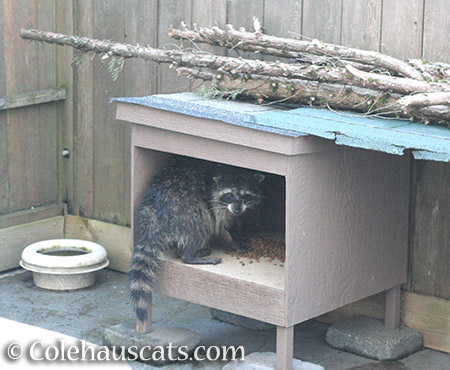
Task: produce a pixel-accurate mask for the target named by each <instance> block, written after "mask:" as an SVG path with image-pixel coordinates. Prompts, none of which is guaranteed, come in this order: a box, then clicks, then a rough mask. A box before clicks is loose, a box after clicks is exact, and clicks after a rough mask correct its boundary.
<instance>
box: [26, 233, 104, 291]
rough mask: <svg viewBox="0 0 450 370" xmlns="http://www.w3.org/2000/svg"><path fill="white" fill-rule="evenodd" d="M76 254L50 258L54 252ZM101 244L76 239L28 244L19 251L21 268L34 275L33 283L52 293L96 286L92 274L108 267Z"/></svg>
mask: <svg viewBox="0 0 450 370" xmlns="http://www.w3.org/2000/svg"><path fill="white" fill-rule="evenodd" d="M67 251H69V252H80V254H78V255H69V256H62V255H59V256H58V255H51V254H46V253H52V252H53V253H54V252H67ZM106 257H107V255H106V250H105V248H103V247H102V246H101V245H100V244H97V243H94V242H90V241H86V240H78V239H52V240H43V241H40V242H37V243H33V244H30V245H29V246H28V247H26V248H25V249H24V250H23V252H22V259H21V261H20V265H21V266H22V267H23V268H24V269H26V270H29V271H32V272H33V280H34V283H35V284H36V285H37V286H38V287H41V288H45V289H51V290H74V289H81V288H86V287H88V286H91V285H92V284H94V283H95V271H97V270H100V269H102V268H105V267H106V266H108V264H109V261H108V259H107V258H106Z"/></svg>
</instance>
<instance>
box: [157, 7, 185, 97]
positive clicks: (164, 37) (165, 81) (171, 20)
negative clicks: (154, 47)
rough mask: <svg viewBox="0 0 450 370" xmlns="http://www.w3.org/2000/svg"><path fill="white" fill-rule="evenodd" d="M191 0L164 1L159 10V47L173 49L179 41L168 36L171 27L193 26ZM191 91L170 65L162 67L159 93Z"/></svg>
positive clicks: (159, 78)
mask: <svg viewBox="0 0 450 370" xmlns="http://www.w3.org/2000/svg"><path fill="white" fill-rule="evenodd" d="M191 12H192V8H191V0H164V1H160V2H159V9H158V46H159V47H163V48H167V49H173V48H176V47H177V45H178V43H179V42H178V41H175V40H173V39H171V38H170V37H169V35H168V33H169V28H170V26H175V27H179V26H180V24H181V22H185V23H186V24H187V25H188V26H190V25H191ZM189 90H190V82H189V80H188V79H187V78H185V77H179V76H177V74H176V72H175V71H174V70H173V69H170V68H169V66H168V65H160V66H159V73H158V92H159V93H169V92H173V93H175V92H183V91H189Z"/></svg>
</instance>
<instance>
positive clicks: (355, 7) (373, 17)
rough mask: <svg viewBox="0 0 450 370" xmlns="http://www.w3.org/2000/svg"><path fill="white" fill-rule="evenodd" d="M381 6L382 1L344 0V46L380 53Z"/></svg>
mask: <svg viewBox="0 0 450 370" xmlns="http://www.w3.org/2000/svg"><path fill="white" fill-rule="evenodd" d="M381 5H382V0H368V1H359V0H343V3H342V33H341V43H342V45H346V46H353V47H357V48H361V49H364V50H375V51H379V49H380V34H381Z"/></svg>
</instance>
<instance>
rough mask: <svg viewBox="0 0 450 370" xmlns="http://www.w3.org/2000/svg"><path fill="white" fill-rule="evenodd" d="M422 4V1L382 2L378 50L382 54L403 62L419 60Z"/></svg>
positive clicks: (394, 0)
mask: <svg viewBox="0 0 450 370" xmlns="http://www.w3.org/2000/svg"><path fill="white" fill-rule="evenodd" d="M423 3H424V1H423V0H384V1H383V17H382V24H383V27H382V34H381V50H380V51H381V52H382V53H386V54H388V55H392V56H394V57H397V58H400V59H403V60H406V59H408V58H419V59H420V57H421V55H422V31H423ZM406 9H407V11H406ZM395 30H397V32H395Z"/></svg>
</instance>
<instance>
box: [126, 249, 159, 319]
mask: <svg viewBox="0 0 450 370" xmlns="http://www.w3.org/2000/svg"><path fill="white" fill-rule="evenodd" d="M161 255H162V253H161V251H160V250H159V249H158V248H155V246H153V247H152V246H151V245H150V243H148V242H141V241H139V242H138V244H137V245H136V247H135V248H134V252H133V257H132V259H131V265H130V269H129V271H128V279H129V288H130V296H131V302H132V303H133V306H134V310H135V312H136V317H137V318H138V320H140V321H145V320H146V318H147V302H148V300H149V299H150V297H151V292H152V288H153V283H154V281H155V274H156V271H157V269H158V268H159V265H160V260H161Z"/></svg>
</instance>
